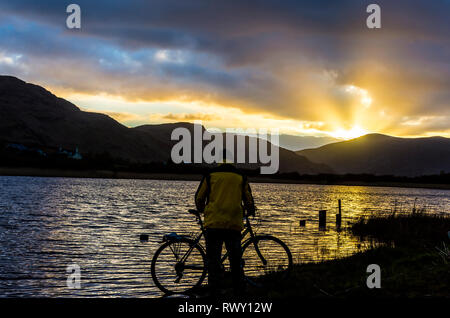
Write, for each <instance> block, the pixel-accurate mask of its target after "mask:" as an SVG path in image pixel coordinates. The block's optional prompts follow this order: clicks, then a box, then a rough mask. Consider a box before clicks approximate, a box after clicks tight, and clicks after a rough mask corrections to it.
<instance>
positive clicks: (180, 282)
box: [151, 209, 292, 294]
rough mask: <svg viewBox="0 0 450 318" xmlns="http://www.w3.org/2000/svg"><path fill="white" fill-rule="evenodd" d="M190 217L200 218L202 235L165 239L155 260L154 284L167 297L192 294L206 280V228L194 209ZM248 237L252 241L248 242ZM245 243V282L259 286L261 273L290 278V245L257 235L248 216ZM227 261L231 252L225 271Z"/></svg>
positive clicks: (167, 236) (244, 232)
mask: <svg viewBox="0 0 450 318" xmlns="http://www.w3.org/2000/svg"><path fill="white" fill-rule="evenodd" d="M189 213H191V214H193V215H195V216H196V218H197V223H198V224H199V225H200V229H201V232H200V233H199V234H198V235H197V236H196V237H194V238H192V237H189V236H185V235H178V234H176V233H170V234H167V235H164V236H163V242H162V243H163V244H162V245H161V246H160V247H159V248H158V250H156V252H155V254H154V256H153V259H152V264H151V274H152V278H153V281H154V282H155V285H156V286H157V287H158V288H159V289H160V290H161V291H163V292H164V293H165V294H188V293H190V292H192V291H193V290H195V289H196V288H198V287H199V286H200V285H201V284H202V282H203V281H204V279H205V277H206V273H207V262H206V252H205V248H204V247H203V246H202V245H201V244H200V239H201V238H202V236H203V235H204V234H205V228H204V226H203V222H202V218H201V216H200V214H199V213H198V211H197V210H192V209H191V210H189ZM247 234H249V235H250V237H249V238H247V239H245V237H246V236H247ZM244 239H245V240H244ZM241 242H242V243H241V246H242V261H241V266H242V268H243V273H244V279H245V280H246V281H247V282H249V283H250V284H252V285H256V286H258V283H257V282H256V280H255V279H256V278H257V277H258V276H259V275H260V274H261V271H263V272H264V273H265V274H269V273H274V272H280V273H282V277H286V276H287V275H288V274H289V272H290V270H291V269H292V254H291V252H290V250H289V248H288V247H287V245H286V244H285V243H284V242H283V241H281V240H280V239H278V238H276V237H274V236H272V235H256V234H255V233H254V232H253V230H252V227H251V224H250V220H249V218H248V216H245V225H244V231H243V232H242V239H241ZM227 258H228V251H227V252H226V253H225V254H224V255H223V256H222V258H221V264H222V266H223V267H224V263H225V261H226V260H227Z"/></svg>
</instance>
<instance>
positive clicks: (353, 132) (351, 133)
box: [330, 126, 368, 139]
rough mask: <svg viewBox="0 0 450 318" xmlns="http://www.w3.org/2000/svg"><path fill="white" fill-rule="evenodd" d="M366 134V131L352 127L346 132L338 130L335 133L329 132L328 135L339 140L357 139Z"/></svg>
mask: <svg viewBox="0 0 450 318" xmlns="http://www.w3.org/2000/svg"><path fill="white" fill-rule="evenodd" d="M367 133H368V131H367V130H365V129H363V128H361V127H359V126H354V127H353V128H351V129H348V130H345V129H338V130H336V131H333V132H331V133H330V135H331V136H332V137H334V138H339V139H353V138H358V137H361V136H363V135H366V134H367Z"/></svg>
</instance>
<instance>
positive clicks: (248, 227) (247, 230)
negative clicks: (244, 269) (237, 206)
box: [180, 213, 267, 269]
mask: <svg viewBox="0 0 450 318" xmlns="http://www.w3.org/2000/svg"><path fill="white" fill-rule="evenodd" d="M192 214H194V215H195V216H196V218H197V223H198V224H199V225H200V229H201V232H200V234H199V235H198V236H197V237H196V238H195V239H194V240H193V244H192V245H191V246H190V247H189V249H188V250H187V252H186V253H185V254H184V255H183V257H182V258H181V259H180V262H182V263H184V262H185V260H186V259H187V257H188V256H189V255H190V254H191V252H192V250H193V249H194V246H195V245H199V246H200V247H201V248H202V249H204V248H203V246H202V245H201V244H200V240H201V238H202V236H203V235H205V228H204V226H203V221H202V218H201V216H200V214H199V213H192ZM247 234H250V237H249V238H248V239H246V240H243V239H244V238H245V237H246V236H247ZM255 236H256V235H255V233H254V232H253V230H252V227H251V224H250V220H249V218H248V216H246V217H245V230H244V231H243V232H242V233H241V247H243V246H244V245H245V244H246V243H247V242H248V241H250V240H252V239H253V238H254V237H255ZM254 246H255V250H256V253H257V255H258V256H259V258H260V259H261V261H262V262H263V264H264V265H266V264H267V260H266V259H265V258H264V256H263V255H262V254H261V252H260V250H259V248H258V245H257V244H256V241H255V242H254ZM227 258H228V251H227V252H226V253H225V254H224V255H223V256H222V258H221V260H220V263H221V264H223V262H225V260H226V259H227ZM185 268H189V269H198V268H197V267H196V266H192V268H191V267H190V266H186V267H185Z"/></svg>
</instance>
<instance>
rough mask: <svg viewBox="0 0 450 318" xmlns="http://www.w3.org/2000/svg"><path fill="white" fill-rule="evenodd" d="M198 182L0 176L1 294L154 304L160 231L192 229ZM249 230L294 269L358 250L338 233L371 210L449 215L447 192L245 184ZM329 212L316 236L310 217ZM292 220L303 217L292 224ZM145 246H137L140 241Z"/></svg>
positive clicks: (362, 245)
mask: <svg viewBox="0 0 450 318" xmlns="http://www.w3.org/2000/svg"><path fill="white" fill-rule="evenodd" d="M197 186H198V182H194V181H160V180H115V179H81V178H80V179H78V178H38V177H0V240H1V242H2V244H1V247H0V255H1V257H0V296H1V297H78V296H82V297H90V296H92V297H93V296H102V297H118V296H121V297H160V296H161V293H160V292H159V290H158V289H157V288H156V287H155V286H154V284H153V281H152V279H151V275H150V263H151V258H152V256H153V253H154V252H155V250H156V249H157V248H158V246H159V244H160V243H161V239H162V236H163V235H164V234H166V233H170V232H177V233H178V234H190V233H197V232H198V225H197V224H196V222H195V218H194V217H193V216H192V215H190V214H188V213H187V210H188V209H189V208H193V207H194V200H193V197H194V193H195V191H196V189H197ZM251 186H252V190H253V194H254V197H255V202H256V204H257V207H258V209H259V210H258V212H257V218H256V219H255V220H254V221H253V224H254V226H255V229H256V230H257V232H258V233H266V234H273V235H275V236H277V237H279V238H280V239H282V240H283V241H285V243H286V244H287V245H288V246H289V248H290V249H291V252H292V254H293V257H294V261H295V262H316V261H321V260H325V259H332V258H337V257H345V256H347V255H351V254H352V253H355V252H357V251H361V250H364V249H367V248H368V247H369V246H370V245H371V243H370V242H360V241H359V240H358V238H356V237H353V236H351V235H350V234H348V233H347V232H346V231H337V229H336V226H335V224H334V220H335V214H336V213H337V200H338V199H341V200H342V213H343V221H342V224H343V227H345V226H347V224H348V223H349V222H353V221H355V220H356V219H357V218H359V217H361V216H363V215H368V214H370V213H378V212H380V213H381V212H385V213H390V212H391V211H392V210H393V209H396V210H403V211H406V210H411V209H412V208H413V206H414V204H415V205H416V208H425V209H426V211H428V212H443V213H448V212H450V191H448V190H435V189H433V190H431V189H408V188H387V187H365V186H327V185H303V184H269V183H255V184H251ZM320 209H326V210H327V211H328V215H327V218H328V223H327V227H326V228H325V229H320V230H319V228H318V211H319V210H320ZM300 220H306V226H305V227H301V226H300V224H299V222H300ZM143 233H145V234H148V235H149V241H148V242H141V241H140V240H139V236H140V234H143ZM71 264H78V265H79V266H80V268H81V288H80V289H68V288H67V286H66V279H67V276H68V273H67V272H66V269H67V266H68V265H71Z"/></svg>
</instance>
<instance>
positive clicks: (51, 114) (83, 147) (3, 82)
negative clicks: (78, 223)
mask: <svg viewBox="0 0 450 318" xmlns="http://www.w3.org/2000/svg"><path fill="white" fill-rule="evenodd" d="M0 138H1V139H3V140H4V141H8V142H15V143H21V144H26V145H29V144H31V145H41V146H50V147H60V146H61V147H63V148H66V149H74V148H75V147H78V148H79V150H80V152H82V153H85V154H86V153H97V154H101V153H104V152H108V153H110V154H111V155H112V156H114V157H117V158H122V159H125V160H136V159H138V161H157V160H162V157H161V156H160V155H159V152H158V149H159V142H157V141H156V140H154V139H153V138H152V137H151V136H148V135H143V134H137V133H136V132H134V131H133V130H130V129H129V128H127V127H125V126H123V125H121V124H120V123H118V122H117V121H115V120H114V119H112V118H110V117H108V116H107V115H104V114H98V113H91V112H84V111H81V110H80V109H79V108H78V107H76V106H75V105H73V104H72V103H70V102H68V101H66V100H64V99H62V98H58V97H56V96H55V95H53V94H52V93H50V92H49V91H47V90H46V89H44V88H42V87H40V86H37V85H33V84H28V83H25V82H23V81H21V80H19V79H17V78H15V77H11V76H0Z"/></svg>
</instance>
